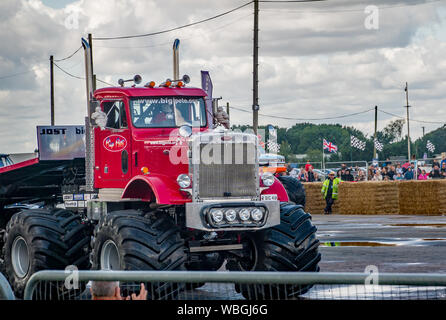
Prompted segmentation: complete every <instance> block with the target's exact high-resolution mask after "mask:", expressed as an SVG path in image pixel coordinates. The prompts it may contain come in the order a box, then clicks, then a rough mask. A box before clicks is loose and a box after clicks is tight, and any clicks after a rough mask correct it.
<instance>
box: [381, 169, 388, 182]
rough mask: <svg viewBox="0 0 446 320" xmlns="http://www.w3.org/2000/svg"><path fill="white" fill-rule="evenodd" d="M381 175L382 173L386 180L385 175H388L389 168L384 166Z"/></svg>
mask: <svg viewBox="0 0 446 320" xmlns="http://www.w3.org/2000/svg"><path fill="white" fill-rule="evenodd" d="M381 175H382V177H383V180H384V177H385V176H387V168H386V167H383V168H382V169H381Z"/></svg>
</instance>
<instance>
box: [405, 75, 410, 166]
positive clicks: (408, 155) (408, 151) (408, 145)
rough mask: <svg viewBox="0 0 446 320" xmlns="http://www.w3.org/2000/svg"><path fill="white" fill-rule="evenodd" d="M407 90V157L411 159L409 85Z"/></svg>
mask: <svg viewBox="0 0 446 320" xmlns="http://www.w3.org/2000/svg"><path fill="white" fill-rule="evenodd" d="M404 91H406V108H407V158H408V159H409V161H410V130H409V87H408V86H407V82H406V88H405V89H404Z"/></svg>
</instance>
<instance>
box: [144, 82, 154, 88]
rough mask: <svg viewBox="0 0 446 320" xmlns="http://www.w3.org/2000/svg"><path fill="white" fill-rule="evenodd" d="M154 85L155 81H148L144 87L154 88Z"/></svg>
mask: <svg viewBox="0 0 446 320" xmlns="http://www.w3.org/2000/svg"><path fill="white" fill-rule="evenodd" d="M154 86H155V81H150V82H147V83H146V84H145V85H144V87H146V88H153V87H154Z"/></svg>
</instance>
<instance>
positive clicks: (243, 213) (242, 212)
mask: <svg viewBox="0 0 446 320" xmlns="http://www.w3.org/2000/svg"><path fill="white" fill-rule="evenodd" d="M238 215H239V217H240V220H242V221H247V220H249V217H251V214H250V213H249V210H248V209H242V210H240V212H239V213H238Z"/></svg>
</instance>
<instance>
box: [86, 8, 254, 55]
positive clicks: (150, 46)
mask: <svg viewBox="0 0 446 320" xmlns="http://www.w3.org/2000/svg"><path fill="white" fill-rule="evenodd" d="M251 15H252V13H249V14H247V15H243V16H241V17H239V18H237V19H235V20H232V21H231V22H228V23H226V24H223V25H221V26H218V27H217V28H213V29H208V30H205V31H206V32H214V31H217V30H222V29H225V28H227V27H229V26H231V25H233V24H234V23H236V22H239V21H240V20H242V19H244V18H246V17H249V16H251ZM195 38H196V37H188V38H181V41H183V40H188V39H195ZM171 43H172V41H169V42H163V43H154V44H150V45H144V46H101V45H95V48H107V49H143V48H155V47H162V46H165V45H166V44H171Z"/></svg>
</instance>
